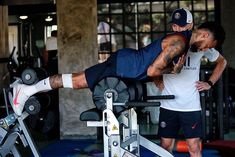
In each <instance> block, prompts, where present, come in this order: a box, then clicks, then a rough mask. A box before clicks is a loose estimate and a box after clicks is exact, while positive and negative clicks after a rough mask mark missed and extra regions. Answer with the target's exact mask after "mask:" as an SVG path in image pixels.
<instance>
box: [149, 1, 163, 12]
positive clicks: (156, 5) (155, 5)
mask: <svg viewBox="0 0 235 157" xmlns="http://www.w3.org/2000/svg"><path fill="white" fill-rule="evenodd" d="M152 12H164V1H160V2H152Z"/></svg>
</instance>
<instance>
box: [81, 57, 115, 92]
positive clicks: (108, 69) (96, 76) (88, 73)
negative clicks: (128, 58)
mask: <svg viewBox="0 0 235 157" xmlns="http://www.w3.org/2000/svg"><path fill="white" fill-rule="evenodd" d="M116 62H117V54H116V53H113V54H112V55H111V56H110V57H109V58H108V59H107V60H106V61H105V62H103V63H99V64H96V65H94V66H92V67H90V68H87V69H86V70H85V77H86V81H87V84H88V87H89V88H90V90H91V91H93V90H94V87H95V85H96V84H97V83H98V82H99V81H100V80H102V79H103V78H105V77H111V76H113V77H116V76H117V74H116Z"/></svg>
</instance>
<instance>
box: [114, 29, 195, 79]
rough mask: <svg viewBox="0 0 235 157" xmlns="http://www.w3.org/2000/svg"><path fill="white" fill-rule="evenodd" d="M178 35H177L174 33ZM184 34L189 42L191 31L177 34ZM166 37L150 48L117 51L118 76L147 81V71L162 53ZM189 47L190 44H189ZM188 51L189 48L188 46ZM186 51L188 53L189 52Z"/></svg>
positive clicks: (156, 41)
mask: <svg viewBox="0 0 235 157" xmlns="http://www.w3.org/2000/svg"><path fill="white" fill-rule="evenodd" d="M172 34H176V33H172ZM177 34H182V35H183V36H184V37H185V38H186V41H187V42H189V40H190V38H191V31H184V32H177ZM165 37H166V36H163V37H161V38H159V39H157V40H155V41H154V42H152V43H151V44H149V45H148V46H146V47H144V48H141V49H139V50H135V49H130V48H124V49H120V50H118V51H117V61H116V64H117V65H116V68H117V69H116V74H117V76H119V77H121V78H130V79H135V80H143V79H146V78H147V77H148V76H147V69H148V67H149V66H150V65H151V64H152V63H153V62H154V60H155V59H156V58H157V57H158V55H159V54H160V53H161V52H162V45H161V44H162V40H163V39H164V38H165ZM187 45H188V43H187ZM186 47H187V49H188V46H186ZM187 49H186V52H187Z"/></svg>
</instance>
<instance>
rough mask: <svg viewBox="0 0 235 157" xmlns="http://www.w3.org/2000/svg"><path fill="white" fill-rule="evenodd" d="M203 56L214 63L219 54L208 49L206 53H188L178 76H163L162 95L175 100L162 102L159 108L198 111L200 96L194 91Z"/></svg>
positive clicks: (199, 108)
mask: <svg viewBox="0 0 235 157" xmlns="http://www.w3.org/2000/svg"><path fill="white" fill-rule="evenodd" d="M203 56H205V57H206V58H208V60H209V61H211V62H214V61H216V60H217V58H218V57H219V52H218V51H216V50H215V49H209V50H208V51H206V52H197V53H193V52H190V51H189V52H188V53H187V56H186V62H185V65H184V67H183V69H182V70H181V72H180V73H179V74H164V75H163V81H164V86H165V88H164V90H163V91H162V94H163V95H175V99H172V100H162V101H161V107H162V108H165V109H168V110H174V111H185V112H186V111H200V110H201V105H200V96H199V92H198V90H197V89H196V87H195V86H196V81H198V80H199V72H200V65H201V58H202V57H203Z"/></svg>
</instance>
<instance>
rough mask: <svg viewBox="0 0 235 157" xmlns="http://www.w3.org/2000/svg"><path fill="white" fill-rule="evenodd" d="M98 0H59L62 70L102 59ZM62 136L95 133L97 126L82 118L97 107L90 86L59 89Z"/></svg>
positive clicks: (78, 67)
mask: <svg viewBox="0 0 235 157" xmlns="http://www.w3.org/2000/svg"><path fill="white" fill-rule="evenodd" d="M96 3H97V2H96V0H86V1H84V0H66V1H64V0H57V23H58V53H59V73H71V72H79V71H81V70H84V69H85V68H87V67H89V66H91V65H94V64H96V63H97V61H98V53H97V51H98V49H97V31H96V26H97V4H96ZM59 102H60V104H59V105H60V134H61V138H73V137H76V138H77V137H80V136H81V135H83V136H84V135H87V136H90V135H94V134H95V133H96V128H88V127H86V123H85V122H81V121H79V116H80V114H81V112H83V111H85V110H87V109H90V108H93V107H94V105H93V102H92V99H91V92H90V91H89V90H88V89H82V90H72V89H61V90H60V91H59Z"/></svg>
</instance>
